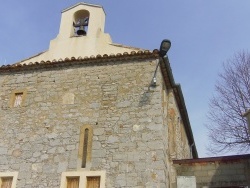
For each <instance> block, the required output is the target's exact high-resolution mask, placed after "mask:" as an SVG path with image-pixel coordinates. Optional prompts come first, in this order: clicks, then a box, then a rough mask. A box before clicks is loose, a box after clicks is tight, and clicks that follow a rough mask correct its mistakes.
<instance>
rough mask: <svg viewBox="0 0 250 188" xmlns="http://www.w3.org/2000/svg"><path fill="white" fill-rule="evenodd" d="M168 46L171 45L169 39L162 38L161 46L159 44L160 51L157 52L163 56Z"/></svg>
mask: <svg viewBox="0 0 250 188" xmlns="http://www.w3.org/2000/svg"><path fill="white" fill-rule="evenodd" d="M170 47H171V41H170V40H168V39H164V40H163V41H162V42H161V46H160V52H159V54H160V56H161V57H164V56H165V55H166V54H167V52H168V50H169V49H170Z"/></svg>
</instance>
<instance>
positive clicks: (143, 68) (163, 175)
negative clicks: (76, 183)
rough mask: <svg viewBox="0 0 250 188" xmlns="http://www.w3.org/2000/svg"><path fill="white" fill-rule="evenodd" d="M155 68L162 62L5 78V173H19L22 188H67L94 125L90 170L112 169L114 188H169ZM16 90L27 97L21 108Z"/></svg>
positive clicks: (1, 93) (0, 105)
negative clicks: (67, 174) (84, 134)
mask: <svg viewBox="0 0 250 188" xmlns="http://www.w3.org/2000/svg"><path fill="white" fill-rule="evenodd" d="M155 67H156V61H155V60H154V61H148V62H127V63H121V62H116V63H109V64H105V63H103V64H99V65H84V66H83V65H75V66H72V65H71V67H67V68H63V67H61V68H54V69H50V70H43V69H41V70H29V71H23V72H12V73H11V72H10V73H6V74H2V75H0V120H1V121H0V153H1V155H0V171H1V172H5V171H17V172H19V174H18V182H17V188H21V187H25V188H31V187H32V188H38V187H39V188H55V187H59V186H60V185H59V184H60V179H61V173H62V172H64V171H76V170H77V160H78V159H77V157H78V146H79V135H80V128H81V126H84V125H88V126H92V128H93V142H92V159H91V163H90V167H89V169H85V170H93V171H96V170H105V171H106V187H108V188H111V187H126V188H127V187H133V188H134V187H137V188H140V187H150V188H152V187H161V188H165V187H168V185H169V180H168V177H169V174H168V169H167V165H166V161H168V160H169V159H168V156H167V155H168V153H167V149H168V146H167V145H168V144H167V141H168V132H167V127H166V126H167V121H166V120H165V123H164V124H163V121H164V120H163V119H164V118H163V112H164V110H163V105H162V85H163V84H162V81H161V80H162V79H161V74H160V71H159V70H158V73H157V80H158V81H157V87H154V88H152V87H149V85H150V83H151V80H152V77H153V73H154V71H155ZM13 91H25V92H26V97H25V99H24V101H23V103H22V106H21V107H13V106H12V104H10V101H11V98H12V97H13ZM163 140H165V142H163ZM169 163H170V162H169Z"/></svg>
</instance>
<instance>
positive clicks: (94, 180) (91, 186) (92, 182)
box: [87, 176, 101, 188]
mask: <svg viewBox="0 0 250 188" xmlns="http://www.w3.org/2000/svg"><path fill="white" fill-rule="evenodd" d="M100 181H101V178H100V176H95V177H87V188H100Z"/></svg>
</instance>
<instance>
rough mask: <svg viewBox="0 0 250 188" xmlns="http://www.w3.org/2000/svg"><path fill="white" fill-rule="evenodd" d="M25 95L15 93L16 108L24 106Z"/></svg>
mask: <svg viewBox="0 0 250 188" xmlns="http://www.w3.org/2000/svg"><path fill="white" fill-rule="evenodd" d="M22 99H23V93H15V102H14V107H19V106H21V104H22Z"/></svg>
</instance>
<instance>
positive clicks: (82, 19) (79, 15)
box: [72, 10, 90, 36]
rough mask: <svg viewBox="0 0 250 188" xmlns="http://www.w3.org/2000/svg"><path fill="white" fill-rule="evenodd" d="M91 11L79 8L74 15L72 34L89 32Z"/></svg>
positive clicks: (81, 34) (82, 34)
mask: <svg viewBox="0 0 250 188" xmlns="http://www.w3.org/2000/svg"><path fill="white" fill-rule="evenodd" d="M89 16H90V13H89V11H87V10H78V11H77V12H75V13H74V16H73V28H74V29H73V34H72V36H86V35H87V33H88V25H89Z"/></svg>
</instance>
